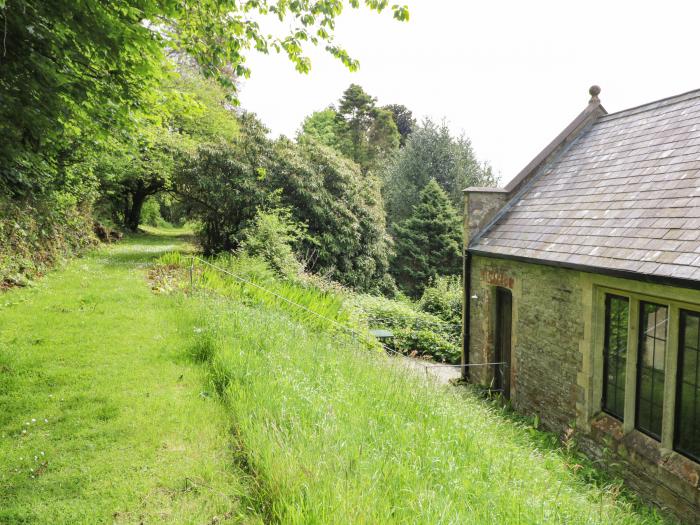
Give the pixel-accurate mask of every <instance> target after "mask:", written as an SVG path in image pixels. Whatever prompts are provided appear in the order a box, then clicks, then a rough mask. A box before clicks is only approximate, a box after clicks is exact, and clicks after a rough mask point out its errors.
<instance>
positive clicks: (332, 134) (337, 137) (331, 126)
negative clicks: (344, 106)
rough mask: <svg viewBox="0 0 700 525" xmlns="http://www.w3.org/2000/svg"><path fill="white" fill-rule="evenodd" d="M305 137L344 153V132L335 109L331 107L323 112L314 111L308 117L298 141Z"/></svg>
mask: <svg viewBox="0 0 700 525" xmlns="http://www.w3.org/2000/svg"><path fill="white" fill-rule="evenodd" d="M303 137H310V138H312V139H314V140H315V141H316V142H318V143H319V144H323V145H324V146H328V147H331V148H333V149H334V150H336V151H338V152H342V148H341V142H342V140H343V137H342V130H341V124H340V123H339V119H338V113H336V111H335V109H334V108H333V107H332V106H331V107H328V108H326V109H324V110H322V111H314V112H313V113H312V114H311V115H309V116H308V117H306V118H305V119H304V122H303V123H302V125H301V129H300V130H299V133H298V134H297V140H303Z"/></svg>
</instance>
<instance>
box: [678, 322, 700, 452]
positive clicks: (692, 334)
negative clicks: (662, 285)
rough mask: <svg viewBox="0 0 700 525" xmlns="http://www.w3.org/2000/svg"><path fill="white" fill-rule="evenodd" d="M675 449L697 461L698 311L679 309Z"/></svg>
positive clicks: (699, 415)
mask: <svg viewBox="0 0 700 525" xmlns="http://www.w3.org/2000/svg"><path fill="white" fill-rule="evenodd" d="M678 342H679V345H678V380H677V382H676V385H677V395H676V436H675V448H676V450H678V451H679V452H681V453H683V454H686V455H688V456H690V457H691V458H693V459H695V460H696V461H700V313H697V312H689V311H686V310H681V316H680V334H679V341H678Z"/></svg>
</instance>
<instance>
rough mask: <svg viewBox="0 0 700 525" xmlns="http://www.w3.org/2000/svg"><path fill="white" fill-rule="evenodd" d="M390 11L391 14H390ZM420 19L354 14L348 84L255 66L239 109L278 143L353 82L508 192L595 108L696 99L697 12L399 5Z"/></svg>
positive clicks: (689, 6)
mask: <svg viewBox="0 0 700 525" xmlns="http://www.w3.org/2000/svg"><path fill="white" fill-rule="evenodd" d="M392 3H393V2H392ZM396 3H402V4H408V5H409V8H410V10H411V20H410V22H408V23H401V22H397V21H394V20H393V19H392V18H391V14H390V11H389V10H387V12H385V13H383V14H382V15H381V16H378V15H376V13H369V12H368V11H366V10H360V11H355V10H352V9H347V10H346V11H345V12H344V13H343V15H342V16H341V17H340V19H338V23H337V30H336V41H337V42H338V43H339V44H342V45H343V46H344V47H345V48H346V49H347V50H348V51H349V52H350V54H351V55H352V56H353V57H354V58H356V59H358V60H360V71H359V72H356V73H350V72H348V71H347V70H346V69H345V68H344V66H343V65H342V64H341V63H340V62H339V61H337V60H335V59H333V58H332V57H330V56H327V55H326V54H325V52H323V51H322V50H311V51H310V52H309V56H310V57H311V59H312V63H313V65H312V71H311V73H310V74H309V75H301V74H299V73H297V72H296V71H295V70H294V67H293V65H292V64H291V63H289V62H288V61H287V59H286V57H284V56H283V55H276V54H271V55H269V56H265V55H260V54H256V55H253V56H251V57H250V58H249V60H248V65H249V66H250V67H251V69H252V77H251V78H250V79H249V80H247V81H245V82H244V83H243V85H242V90H241V93H240V100H241V104H242V106H243V107H244V108H245V109H248V110H250V111H254V112H256V113H257V114H258V116H259V117H260V118H261V119H262V120H263V121H264V122H265V124H266V125H267V126H268V127H270V128H271V129H272V133H273V135H279V134H285V135H288V136H293V135H294V134H295V132H296V130H297V129H298V128H299V125H300V123H301V121H302V120H303V118H304V117H305V116H306V115H308V114H310V113H311V112H313V111H315V110H319V109H323V108H324V107H326V106H328V105H329V104H331V103H335V102H336V101H337V100H338V98H339V97H340V95H341V94H342V92H343V90H344V89H345V88H346V87H347V86H348V85H349V84H350V83H351V82H354V83H357V84H360V85H361V86H362V87H363V88H364V89H365V91H367V92H368V93H370V94H371V95H373V96H375V97H377V98H378V102H379V104H390V103H399V104H405V105H406V106H407V107H408V108H409V109H411V110H412V111H413V113H414V115H415V116H417V117H418V118H419V119H420V118H421V117H423V116H432V117H434V118H436V119H441V118H442V117H445V118H446V119H447V120H448V122H449V123H450V127H451V128H452V129H453V131H455V132H461V131H464V132H465V133H466V135H467V136H468V137H469V138H471V140H472V143H473V145H474V148H475V150H476V153H477V155H478V157H479V159H480V160H487V161H488V162H490V163H491V165H492V166H493V167H494V169H495V171H496V173H499V174H500V176H501V183H502V184H503V183H506V182H508V181H509V180H510V179H511V178H512V177H514V176H515V175H516V174H517V172H518V171H520V169H521V168H522V167H524V166H525V164H527V162H529V161H530V159H531V158H532V157H534V156H535V155H536V154H537V153H538V152H539V151H540V150H541V149H542V148H543V147H544V146H545V145H547V143H548V142H549V141H551V140H552V139H553V138H554V137H555V136H556V135H557V134H558V133H559V132H560V131H561V130H562V129H563V128H564V127H565V126H566V125H567V124H568V123H569V121H571V120H572V119H573V118H574V117H575V116H576V115H577V114H578V113H579V112H580V111H581V110H582V109H583V108H584V107H585V106H586V104H587V103H588V99H589V96H588V88H589V86H590V85H591V84H598V85H600V86H601V88H602V92H601V95H600V98H601V100H602V102H603V105H604V106H605V108H606V109H607V110H608V111H609V112H613V111H618V110H621V109H625V108H628V107H632V106H636V105H639V104H643V103H646V102H650V101H652V100H655V99H658V98H663V97H667V96H671V95H675V94H679V93H682V92H684V91H690V90H692V89H697V88H700V60H699V59H700V28H699V24H700V2H698V1H697V0H685V1H678V0H666V1H659V0H656V1H653V2H652V1H646V0H644V1H639V0H637V1H627V0H624V1H623V0H608V1H598V0H592V1H585V2H584V1H579V2H575V3H574V2H572V1H567V0H558V1H549V0H547V1H545V0H529V1H525V0H519V1H518V0H496V1H487V0H473V1H468V0H396Z"/></svg>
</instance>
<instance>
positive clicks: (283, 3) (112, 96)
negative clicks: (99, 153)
mask: <svg viewBox="0 0 700 525" xmlns="http://www.w3.org/2000/svg"><path fill="white" fill-rule="evenodd" d="M363 3H364V5H366V6H367V7H369V8H370V9H373V10H375V11H381V10H383V9H384V8H386V7H387V2H386V1H384V0H365V2H363ZM359 4H360V2H359V1H358V0H350V1H349V5H351V6H352V7H358V6H359ZM345 5H346V2H344V1H342V0H338V1H326V0H322V1H318V2H289V1H288V0H275V1H273V0H260V1H247V0H182V1H175V0H112V1H109V2H105V1H102V0H84V1H81V2H75V1H74V0H0V17H1V18H2V23H1V25H0V28H1V30H2V33H3V38H2V49H1V53H0V55H1V56H0V192H2V193H3V194H6V195H11V196H13V197H15V198H18V197H22V196H28V195H32V194H35V193H38V192H41V191H45V190H47V189H51V188H55V187H61V186H62V185H63V182H64V179H65V169H66V166H67V165H69V164H70V163H73V162H75V159H74V157H75V156H76V148H75V144H76V143H77V144H79V145H80V146H81V148H88V149H89V148H90V147H91V145H92V144H94V143H96V142H98V141H100V140H106V139H108V137H109V136H110V135H111V133H113V132H114V131H115V130H116V129H121V128H130V127H133V125H134V124H136V123H134V122H133V119H132V115H133V114H134V111H137V112H138V111H139V110H142V109H143V103H144V101H143V96H142V95H143V94H144V93H147V92H148V91H149V90H150V89H152V88H153V86H155V85H157V83H158V82H159V80H160V71H161V69H162V64H163V61H164V60H165V58H166V55H170V56H177V57H189V59H191V61H192V63H194V64H196V65H197V67H198V68H199V70H200V72H202V73H203V74H204V75H205V76H207V77H212V78H216V79H218V80H219V81H220V82H222V83H223V84H225V85H227V86H228V87H229V88H230V89H231V90H233V89H234V88H235V83H234V80H235V78H238V77H242V76H248V75H249V74H250V71H249V70H248V68H247V67H246V65H245V59H246V55H247V54H248V52H249V51H250V50H251V49H253V48H254V49H256V50H258V51H262V52H268V51H269V50H276V51H278V52H282V53H285V54H286V55H287V56H288V57H289V59H290V60H291V61H292V62H293V63H294V64H295V66H296V68H297V69H298V70H299V71H302V72H306V71H308V70H309V68H310V63H309V60H308V58H307V57H306V56H305V50H304V46H305V44H307V43H309V44H319V43H324V44H325V48H326V49H327V50H328V51H329V52H330V53H331V54H332V55H334V56H336V57H337V58H339V59H340V60H341V61H342V62H343V63H344V64H345V65H346V66H348V67H349V68H350V69H356V68H357V66H358V64H357V62H356V61H355V60H354V59H352V58H351V57H350V56H349V55H348V53H347V52H346V51H345V50H344V49H343V48H342V47H340V46H338V45H337V44H335V43H334V41H333V30H334V27H335V19H336V18H337V17H338V16H339V15H340V14H341V13H342V11H343V7H344V6H345ZM392 9H393V12H394V17H395V18H397V19H400V20H405V19H407V18H408V11H407V9H406V8H405V7H404V6H399V5H394V6H393V7H392ZM265 16H270V17H273V18H275V19H278V20H281V21H284V22H286V23H285V24H284V25H281V27H288V28H289V30H288V31H285V32H284V33H282V34H277V35H271V36H270V35H269V34H268V33H267V32H266V31H265V32H264V31H263V30H262V29H261V27H260V24H259V20H260V19H261V18H263V17H265Z"/></svg>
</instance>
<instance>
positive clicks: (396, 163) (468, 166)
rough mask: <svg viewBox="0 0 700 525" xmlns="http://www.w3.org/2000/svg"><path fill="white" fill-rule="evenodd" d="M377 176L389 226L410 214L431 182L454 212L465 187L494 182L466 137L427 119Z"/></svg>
mask: <svg viewBox="0 0 700 525" xmlns="http://www.w3.org/2000/svg"><path fill="white" fill-rule="evenodd" d="M380 176H381V178H382V180H383V183H384V196H385V200H386V207H387V216H388V221H389V223H390V224H398V223H399V222H401V221H403V220H405V219H406V218H407V217H408V216H409V215H410V213H411V209H412V207H413V206H414V205H415V204H416V203H417V202H418V200H419V195H420V192H421V191H422V190H423V188H424V187H425V186H426V184H427V183H428V181H430V180H431V179H434V180H435V181H436V182H437V183H438V184H439V185H440V186H441V187H442V189H443V190H445V191H446V192H447V194H448V195H449V198H450V201H451V202H452V205H453V206H454V207H455V208H456V209H457V210H461V209H462V198H463V196H462V190H463V189H464V188H466V187H468V186H493V185H495V183H496V180H495V177H494V176H493V174H492V172H491V168H490V167H489V166H488V165H487V164H480V163H479V161H478V160H477V158H476V155H475V154H474V150H473V148H472V145H471V142H470V141H469V139H468V138H466V137H464V136H458V137H454V136H452V134H451V133H450V130H449V128H448V127H447V124H446V123H445V122H442V123H441V124H436V123H435V122H433V121H432V120H430V119H425V120H424V122H423V124H422V125H421V126H420V127H419V128H417V129H416V130H415V131H414V132H413V133H412V134H411V135H409V137H408V140H407V142H406V146H405V147H404V148H402V149H401V150H399V152H398V154H397V155H395V156H393V157H392V158H390V160H389V162H387V163H385V164H384V165H383V168H382V170H381V174H380Z"/></svg>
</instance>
